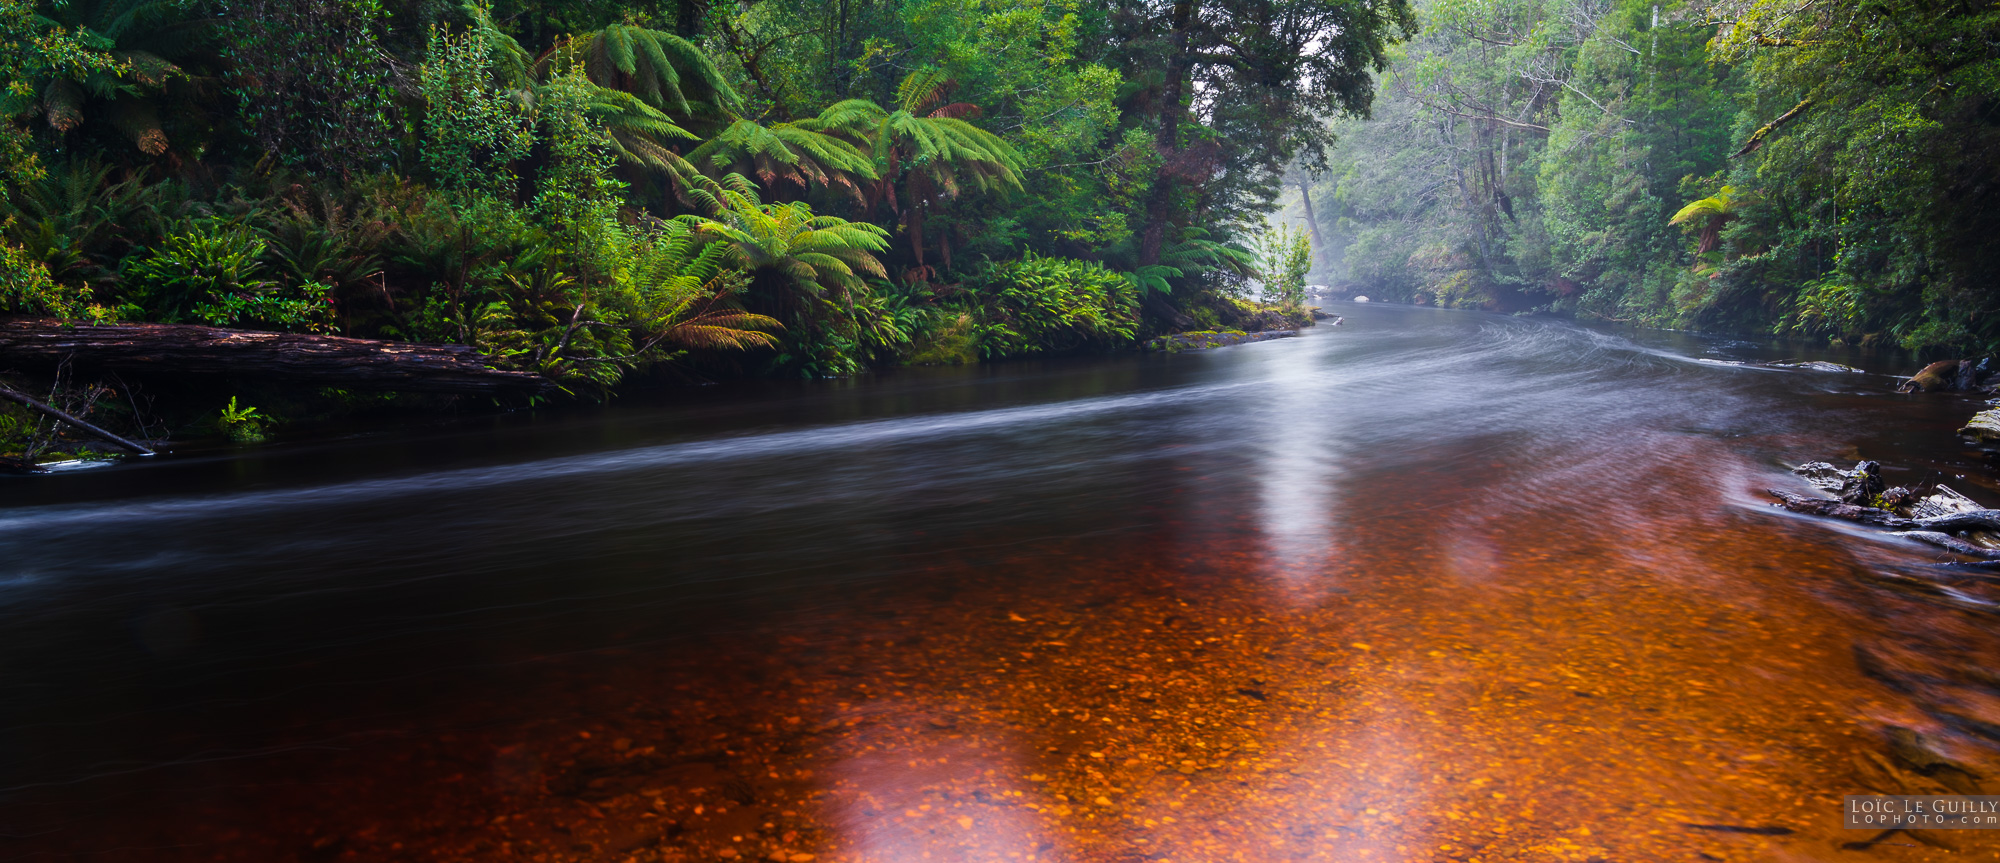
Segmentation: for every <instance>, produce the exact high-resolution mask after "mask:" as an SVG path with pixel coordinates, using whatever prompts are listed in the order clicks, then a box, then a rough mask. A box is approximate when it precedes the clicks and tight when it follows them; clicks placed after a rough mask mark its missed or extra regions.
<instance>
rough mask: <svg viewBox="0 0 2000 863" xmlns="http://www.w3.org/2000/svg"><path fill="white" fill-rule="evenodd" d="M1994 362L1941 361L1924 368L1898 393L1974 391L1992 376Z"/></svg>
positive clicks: (1905, 383) (1899, 387) (1900, 388)
mask: <svg viewBox="0 0 2000 863" xmlns="http://www.w3.org/2000/svg"><path fill="white" fill-rule="evenodd" d="M1991 364H1992V360H1991V359H1982V360H1979V361H1978V362H1974V361H1972V360H1939V361H1937V362H1934V363H1931V364H1930V365H1927V366H1924V368H1923V370H1922V371H1919V372H1917V373H1916V374H1914V375H1911V376H1910V378H1909V379H1908V380H1906V381H1903V383H1902V384H1901V385H1899V386H1897V387H1896V391H1897V392H1901V393H1911V392H1925V393H1932V392H1940V391H1943V390H1974V389H1978V388H1979V386H1980V384H1983V383H1985V382H1986V379H1987V378H1988V377H1990V376H1991V375H1992V365H1991Z"/></svg>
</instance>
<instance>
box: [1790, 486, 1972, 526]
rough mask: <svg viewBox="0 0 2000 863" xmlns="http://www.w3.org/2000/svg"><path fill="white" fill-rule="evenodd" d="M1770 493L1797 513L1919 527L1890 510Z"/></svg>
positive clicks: (1878, 523) (1886, 524)
mask: <svg viewBox="0 0 2000 863" xmlns="http://www.w3.org/2000/svg"><path fill="white" fill-rule="evenodd" d="M1768 491H1770V493H1771V496H1772V497H1775V498H1777V499H1778V500H1779V501H1780V503H1779V504H1778V505H1779V506H1782V507H1784V508H1785V509H1788V510H1791V511H1792V512H1796V513H1802V514H1805V515H1820V516H1826V517H1827V518H1839V519H1845V520H1847V521H1858V522H1860V523H1862V524H1872V525H1876V526H1878V527H1895V528H1911V527H1918V526H1919V524H1918V523H1917V522H1915V521H1911V520H1910V519H1907V518H1903V517H1902V516H1899V515H1896V514H1895V513H1892V512H1889V511H1888V510H1881V509H1875V508H1874V507H1867V506H1855V505H1853V504H1848V503H1841V502H1840V501H1837V500H1832V499H1829V498H1821V497H1806V496H1805V495H1802V494H1793V493H1791V492H1788V491H1779V490H1778V489H1775V488H1774V489H1769V490H1768ZM1949 517H1951V516H1947V518H1949ZM1922 526H1923V527H1930V526H1931V525H1928V524H1926V525H1922Z"/></svg>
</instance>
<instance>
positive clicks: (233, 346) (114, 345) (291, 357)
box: [0, 318, 553, 395]
mask: <svg viewBox="0 0 2000 863" xmlns="http://www.w3.org/2000/svg"><path fill="white" fill-rule="evenodd" d="M65 361H67V362H70V363H71V364H73V365H75V366H77V367H79V368H86V369H104V370H109V371H123V372H138V373H147V372H150V373H154V374H171V375H231V376H239V377H246V378H263V379H267V380H274V381H291V382H295V383H308V384H318V385H321V386H329V387H339V388H342V389H354V390H396V391H402V392H427V393H456V394H462V395H498V394H503V393H535V392H541V391H543V390H546V389H549V388H550V387H552V386H553V384H552V383H551V382H550V381H549V380H548V379H547V378H544V377H542V376H541V375H537V374H533V373H531V372H517V371H508V370H505V369H498V368H494V367H493V365H492V362H491V360H490V359H488V358H487V357H486V356H485V355H483V354H481V353H480V352H479V351H478V350H476V349H474V348H472V347H469V346H466V345H420V344H415V343H411V342H389V341H377V340H375V339H350V338H345V337H342V336H319V335H308V334H304V333H271V332H259V331H255V330H226V329H222V328H219V327H206V326H195V325H190V324H114V325H109V326H71V325H69V324H67V323H64V322H62V321H53V320H41V319H21V318H17V319H11V320H0V363H4V364H6V365H12V366H21V367H39V368H54V367H55V366H57V365H59V364H61V363H63V362H65Z"/></svg>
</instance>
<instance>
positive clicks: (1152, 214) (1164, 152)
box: [1139, 0, 1196, 266]
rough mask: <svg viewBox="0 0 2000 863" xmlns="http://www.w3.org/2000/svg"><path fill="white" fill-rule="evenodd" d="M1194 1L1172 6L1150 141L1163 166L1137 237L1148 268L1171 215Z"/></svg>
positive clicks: (1179, 0)
mask: <svg viewBox="0 0 2000 863" xmlns="http://www.w3.org/2000/svg"><path fill="white" fill-rule="evenodd" d="M1195 2H1196V0H1177V2H1175V3H1174V30H1173V37H1172V39H1171V40H1170V42H1171V44H1172V46H1173V47H1172V53H1171V55H1170V56H1169V57H1168V58H1167V81H1166V85H1165V86H1164V87H1162V88H1161V90H1160V129H1159V134H1158V135H1157V136H1156V137H1155V138H1154V139H1153V144H1154V146H1155V147H1156V148H1157V149H1158V150H1159V151H1160V156H1161V159H1162V164H1161V166H1160V173H1159V175H1158V176H1156V177H1155V178H1154V179H1153V189H1152V192H1151V193H1150V194H1149V195H1148V196H1147V199H1146V229H1145V231H1144V232H1142V233H1141V234H1140V236H1139V265H1140V266H1151V265H1153V264H1157V263H1159V262H1160V247H1161V246H1162V245H1164V244H1165V242H1166V236H1167V220H1168V219H1169V218H1171V217H1172V216H1173V203H1174V191H1175V190H1174V179H1175V178H1174V174H1173V169H1172V167H1171V162H1172V160H1173V155H1174V153H1175V151H1177V150H1179V149H1180V140H1181V115H1182V114H1183V113H1185V109H1184V108H1182V106H1181V99H1182V98H1183V96H1184V95H1185V94H1186V92H1187V76H1188V71H1189V69H1190V64H1189V63H1188V56H1187V54H1188V33H1189V31H1191V30H1193V29H1194V16H1195Z"/></svg>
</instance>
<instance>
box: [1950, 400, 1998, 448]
mask: <svg viewBox="0 0 2000 863" xmlns="http://www.w3.org/2000/svg"><path fill="white" fill-rule="evenodd" d="M1958 433H1959V434H1961V435H1964V436H1965V437H1969V438H1972V439H1973V440H1975V441H1978V442H1980V443H1993V442H1995V441H2000V408H1995V409H1993V410H1990V411H1980V412H1979V413H1977V414H1974V415H1973V417H1972V419H1971V420H1970V421H1968V422H1967V423H1966V424H1965V428H1962V429H1959V430H1958Z"/></svg>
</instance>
